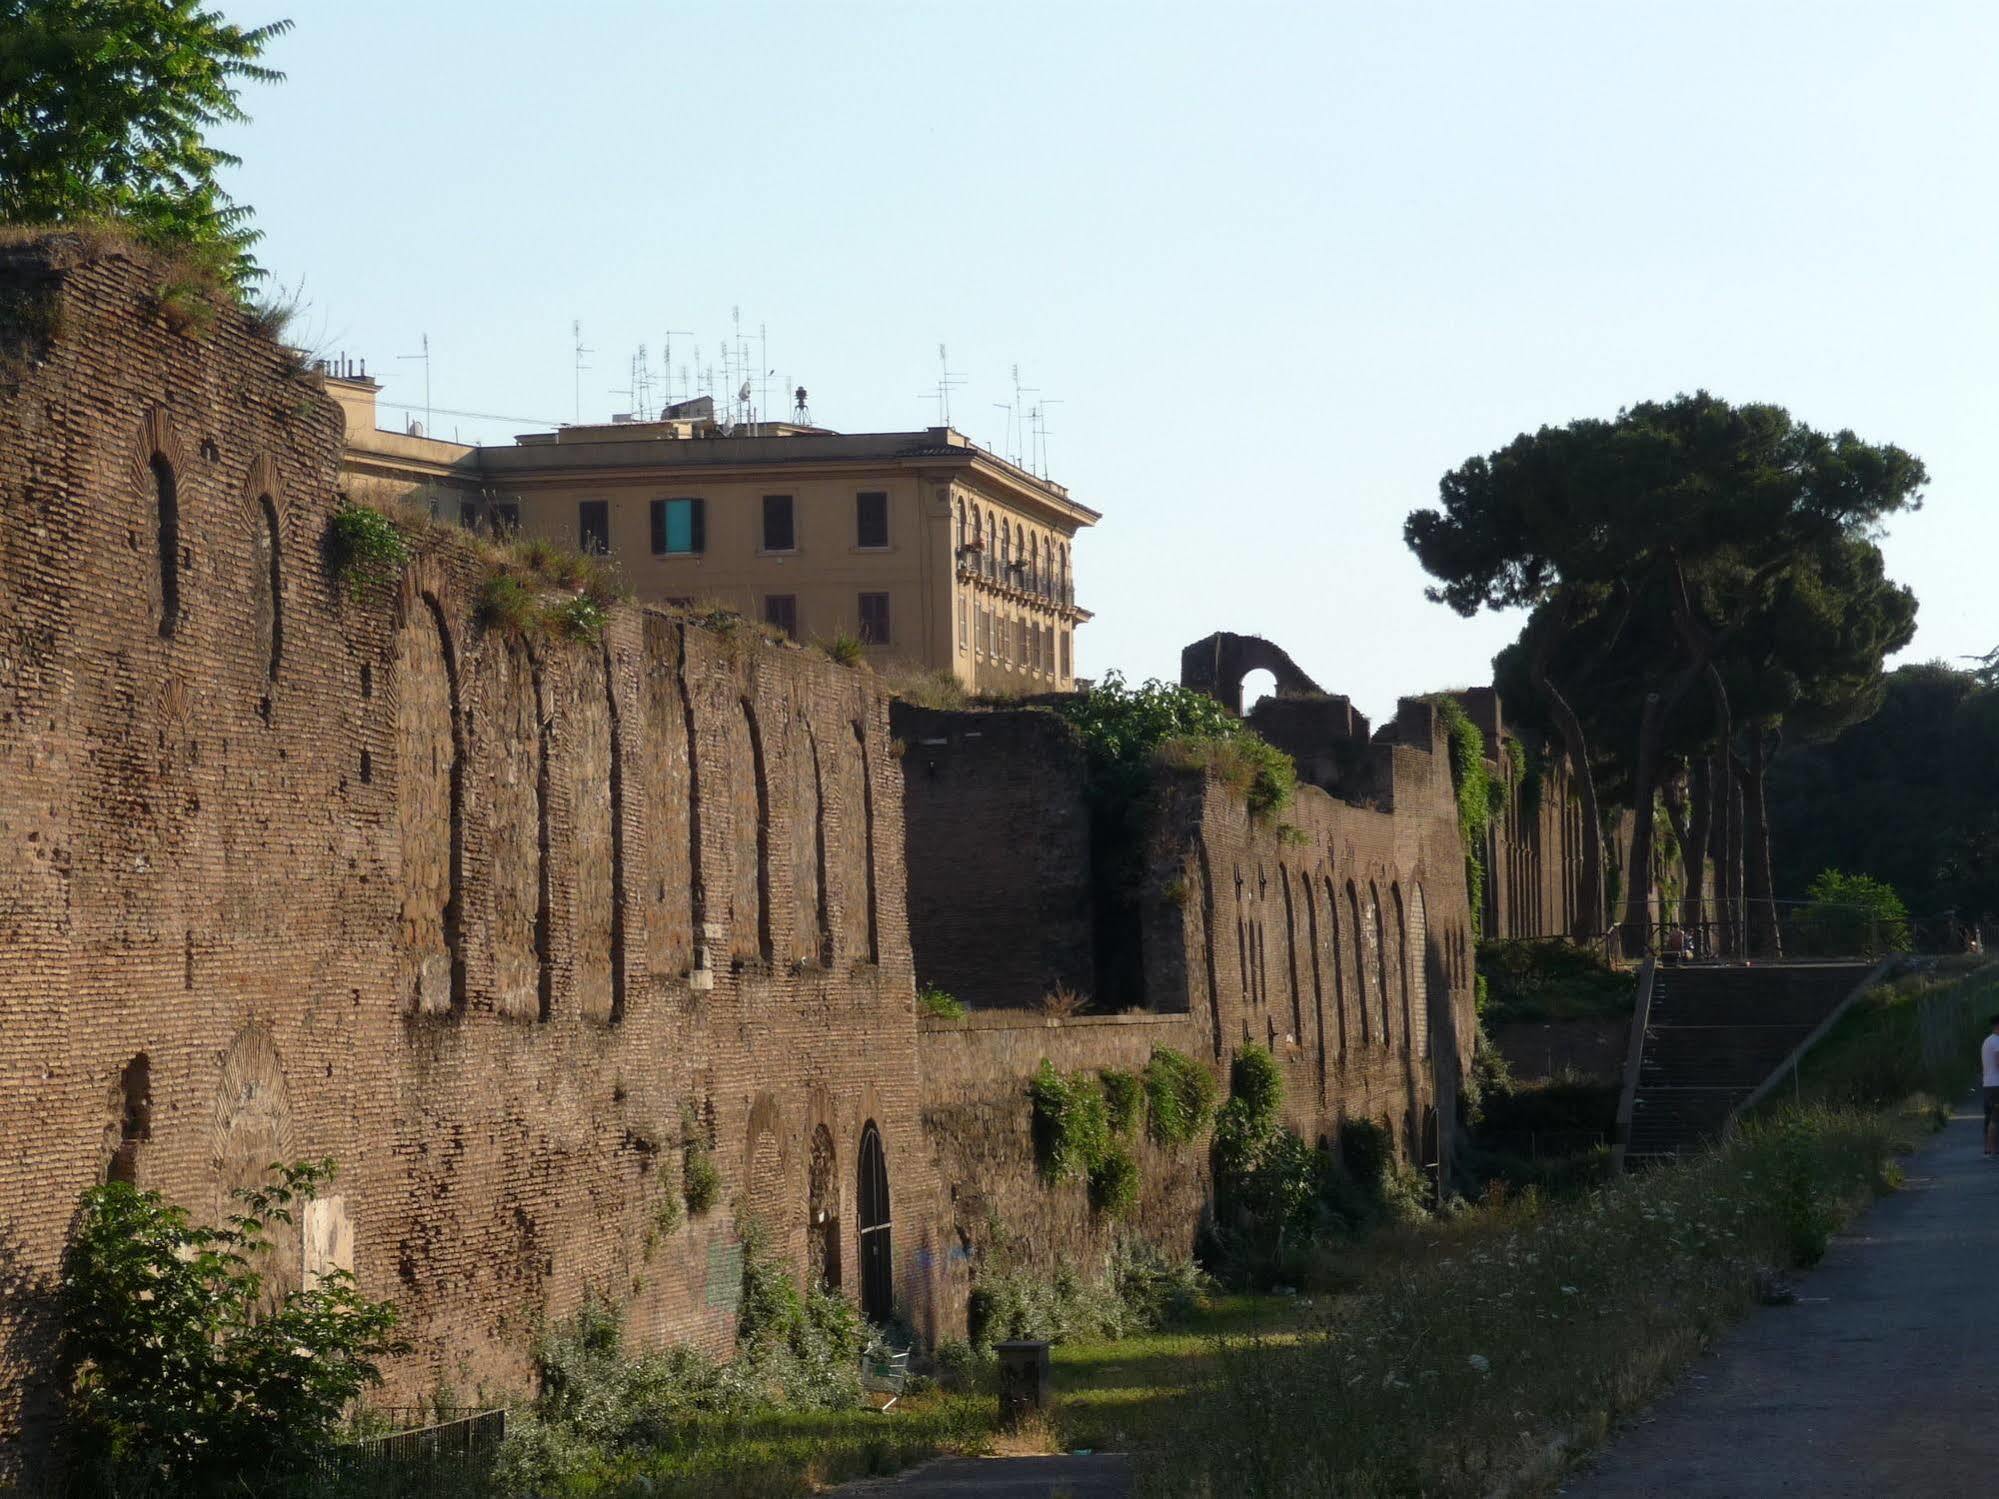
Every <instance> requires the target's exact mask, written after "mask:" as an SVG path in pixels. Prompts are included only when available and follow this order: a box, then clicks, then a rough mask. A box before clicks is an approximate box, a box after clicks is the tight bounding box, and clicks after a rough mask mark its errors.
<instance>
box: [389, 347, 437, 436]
mask: <svg viewBox="0 0 1999 1499" xmlns="http://www.w3.org/2000/svg"><path fill="white" fill-rule="evenodd" d="M396 358H398V359H421V360H422V361H423V430H424V431H425V432H426V433H428V432H429V431H430V335H429V334H428V333H426V334H424V336H423V352H422V353H421V354H398V355H396Z"/></svg>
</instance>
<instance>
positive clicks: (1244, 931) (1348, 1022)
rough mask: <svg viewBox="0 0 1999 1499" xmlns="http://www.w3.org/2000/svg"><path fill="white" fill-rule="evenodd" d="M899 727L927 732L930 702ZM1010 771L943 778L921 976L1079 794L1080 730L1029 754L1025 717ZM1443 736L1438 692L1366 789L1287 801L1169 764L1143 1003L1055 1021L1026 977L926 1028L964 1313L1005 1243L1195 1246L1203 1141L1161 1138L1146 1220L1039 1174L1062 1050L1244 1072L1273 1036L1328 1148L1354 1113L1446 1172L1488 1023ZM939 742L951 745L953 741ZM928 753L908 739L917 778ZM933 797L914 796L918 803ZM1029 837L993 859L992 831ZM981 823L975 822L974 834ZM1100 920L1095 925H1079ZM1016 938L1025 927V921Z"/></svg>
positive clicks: (968, 719) (1149, 849)
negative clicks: (979, 1276) (1433, 705)
mask: <svg viewBox="0 0 1999 1499" xmlns="http://www.w3.org/2000/svg"><path fill="white" fill-rule="evenodd" d="M1009 716H1012V717H1019V716H1022V715H1019V714H1013V715H1007V714H992V713H988V712H984V711H970V712H963V713H956V714H943V713H925V714H924V715H922V716H921V720H920V722H921V726H922V730H923V734H924V736H925V738H927V739H930V740H941V741H943V742H944V744H945V745H947V746H948V745H957V744H960V743H962V742H963V740H964V738H965V736H966V735H968V734H976V733H979V732H981V731H982V727H983V725H985V724H986V723H988V722H994V721H997V720H1002V719H1005V718H1007V717H1009ZM898 721H899V722H905V723H908V724H911V725H915V724H917V722H918V720H917V719H916V718H914V717H910V718H907V719H902V718H899V720H898ZM1009 732H1010V733H1011V736H1012V737H1011V739H1010V740H1009V743H1010V744H1011V745H1012V746H1013V751H1014V753H1013V754H1012V755H1011V756H1010V758H1009V759H1008V761H1007V763H1006V765H1005V773H1004V774H1003V775H1002V774H999V773H997V770H996V769H995V768H990V767H982V768H984V769H985V770H986V773H985V774H983V775H982V776H980V777H979V778H978V779H977V781H976V782H971V781H969V780H967V781H964V782H963V783H961V782H960V780H958V779H956V778H951V777H944V776H940V777H939V785H940V788H941V791H942V792H947V793H950V794H939V795H937V796H935V797H933V798H930V799H928V800H926V801H925V803H924V806H923V811H922V814H921V816H920V818H919V819H918V820H916V821H912V823H911V824H910V828H911V834H912V836H916V830H917V829H918V828H919V827H920V828H921V836H922V837H923V838H925V839H926V840H935V841H936V843H937V845H938V846H939V847H943V848H951V849H954V850H958V851H959V855H958V857H957V858H956V859H955V860H953V861H952V862H950V863H949V864H946V863H944V862H943V861H939V862H938V863H937V864H936V865H935V867H934V868H932V869H931V870H930V872H929V874H928V875H927V877H926V880H925V886H926V888H925V890H924V892H923V894H922V896H921V897H920V898H919V900H918V901H917V902H916V903H915V904H914V905H913V906H912V910H911V921H912V942H913V945H914V949H915V952H916V961H917V966H918V971H919V972H926V973H927V972H928V971H930V968H931V966H932V964H933V962H935V961H936V959H935V958H933V953H942V952H943V951H944V950H945V949H947V948H948V946H949V944H950V942H951V941H952V932H953V927H952V926H951V924H950V923H949V921H946V920H937V921H933V920H932V919H931V917H930V915H929V913H930V912H932V911H939V912H951V911H955V910H957V909H959V908H960V907H961V906H965V905H970V904H975V903H976V902H977V901H978V900H980V899H981V898H982V895H983V893H984V892H985V890H986V889H987V888H988V886H989V885H990V883H991V881H990V880H989V879H988V878H987V875H988V874H989V872H990V868H989V863H988V860H989V859H1011V860H1012V861H1013V866H1015V867H1016V873H1024V872H1026V871H1027V866H1028V863H1029V861H1030V860H1031V859H1032V858H1033V857H1035V856H1034V855H1033V853H1032V851H1031V847H1030V840H1029V837H1028V833H1027V830H1030V829H1032V828H1034V827H1035V826H1037V819H1038V818H1039V816H1040V814H1041V809H1043V808H1045V807H1046V806H1048V805H1050V804H1064V805H1066V804H1069V803H1070V802H1071V800H1072V799H1073V801H1074V802H1075V804H1076V805H1078V806H1080V801H1081V797H1082V790H1083V775H1084V769H1083V766H1082V764H1081V762H1080V759H1079V757H1077V756H1076V755H1075V753H1074V750H1073V747H1071V746H1068V745H1067V741H1066V737H1065V736H1054V735H1050V736H1048V738H1047V742H1048V743H1049V744H1051V745H1056V746H1058V748H1056V749H1053V750H1051V751H1049V752H1047V753H1044V754H1041V755H1039V756H1035V755H1032V754H1031V753H1028V751H1027V747H1028V745H1029V744H1030V742H1031V741H1030V739H1029V738H1028V736H1027V735H1026V734H1025V733H1023V732H1022V731H1021V730H1019V729H1018V727H1015V728H1014V729H1012V730H1010V731H1009ZM1443 734H1444V730H1443V728H1442V726H1441V724H1440V723H1439V722H1438V720H1437V717H1436V715H1435V713H1434V712H1433V711H1432V710H1431V709H1430V708H1429V706H1428V705H1427V704H1424V703H1420V702H1415V701H1405V702H1404V703H1403V704H1402V705H1401V710H1400V712H1399V713H1398V716H1397V719H1396V721H1395V722H1394V723H1393V724H1392V725H1390V726H1388V728H1387V729H1386V730H1384V732H1383V733H1382V734H1381V735H1380V736H1378V737H1377V739H1376V740H1375V742H1374V743H1372V744H1370V745H1367V746H1365V748H1364V751H1363V753H1362V754H1361V756H1360V757H1359V758H1358V759H1356V760H1355V762H1354V768H1355V772H1356V774H1355V779H1356V780H1357V781H1358V782H1360V783H1362V784H1364V785H1365V786H1366V788H1367V792H1366V799H1365V801H1363V802H1360V803H1355V802H1349V801H1343V800H1341V799H1339V798H1338V797H1335V796H1332V795H1330V794H1328V793H1327V792H1325V791H1323V790H1321V789H1319V788H1318V787H1316V786H1310V785H1306V786H1301V787H1300V788H1299V789H1298V792H1297V794H1296V796H1295V797H1294V799H1293V801H1292V802H1291V804H1290V805H1289V806H1288V807H1286V808H1285V809H1284V810H1283V811H1282V812H1281V813H1279V814H1276V815H1271V816H1256V815H1252V814H1251V812H1250V810H1249V807H1248V804H1247V802H1246V800H1245V798H1244V796H1243V795H1242V793H1241V792H1240V791H1238V790H1236V789H1234V788H1232V787H1230V786H1228V785H1226V784H1224V783H1222V782H1221V781H1219V780H1217V779H1215V778H1214V777H1213V776H1211V775H1209V774H1208V773H1207V772H1205V771H1200V770H1191V771H1175V770H1167V769H1163V768H1162V769H1161V770H1159V771H1157V772H1156V773H1155V783H1154V787H1153V794H1152V810H1151V817H1150V828H1149V832H1148V835H1147V842H1146V847H1145V849H1144V850H1143V857H1142V858H1141V859H1140V861H1139V865H1140V868H1141V870H1142V873H1141V875H1140V879H1139V888H1138V889H1137V890H1136V891H1135V892H1132V893H1133V895H1134V896H1135V900H1136V906H1137V911H1138V917H1139V924H1140V942H1139V946H1140V956H1141V961H1142V963H1143V967H1144V984H1145V994H1146V999H1147V1004H1146V1006H1145V1008H1144V1010H1143V1011H1139V1012H1127V1013H1112V1014H1091V1015H1083V1016H1077V1017H1073V1018H1063V1017H1058V1016H1051V1015H1049V1014H1046V1013H1044V1012H1042V1011H1041V1010H1039V1009H1037V1008H1036V1007H1035V1002H1036V999H1037V998H1038V993H1039V990H1038V987H1037V986H1036V985H1034V984H1031V983H1019V984H1016V985H1015V987H1014V990H1013V998H1012V1001H1011V1005H1012V1007H1011V1008H1010V1009H1009V1008H1006V1007H1004V1006H1001V1007H991V1008H981V1009H980V1010H978V1011H976V1012H975V1013H973V1014H972V1015H971V1016H969V1017H968V1018H967V1019H965V1020H962V1021H949V1020H929V1019H926V1020H924V1021H923V1022H922V1034H921V1059H922V1061H921V1072H922V1075H923V1095H924V1103H923V1108H924V1128H925V1132H926V1134H927V1136H928V1137H929V1139H930V1141H931V1143H932V1145H933V1146H934V1148H935V1150H936V1153H937V1167H938V1173H939V1178H940V1182H941V1185H942V1187H943V1190H944V1193H945V1201H944V1204H943V1207H942V1215H943V1221H945V1222H948V1223H949V1224H950V1225H951V1226H952V1229H953V1232H954V1235H955V1237H956V1239H957V1243H958V1248H960V1249H962V1251H963V1254H962V1256H960V1255H954V1256H953V1266H954V1269H956V1273H954V1274H953V1275H952V1276H951V1277H950V1279H949V1280H948V1282H947V1283H946V1286H945V1290H944V1294H945V1296H946V1297H947V1310H948V1314H949V1317H951V1318H955V1317H956V1316H957V1315H959V1314H960V1312H961V1309H962V1302H961V1298H962V1297H963V1295H964V1292H965V1290H966V1276H965V1273H964V1271H963V1269H961V1268H957V1267H958V1266H959V1265H960V1262H961V1261H962V1262H964V1263H970V1262H971V1261H972V1260H973V1259H974V1258H975V1257H976V1255H977V1254H978V1252H980V1251H981V1250H982V1249H984V1248H986V1247H988V1246H989V1245H990V1244H992V1243H993V1242H994V1241H995V1240H996V1239H1001V1238H1003V1239H1006V1240H1007V1241H1009V1242H1010V1244H1011V1247H1012V1252H1014V1253H1016V1254H1018V1253H1025V1254H1027V1255H1028V1256H1029V1257H1031V1258H1039V1259H1041V1260H1043V1261H1044V1262H1046V1263H1048V1264H1050V1265H1054V1264H1058V1263H1059V1264H1064V1265H1068V1266H1071V1267H1076V1266H1083V1265H1086V1264H1087V1263H1088V1261H1089V1260H1090V1259H1091V1257H1092V1256H1095V1255H1101V1253H1102V1252H1103V1251H1104V1250H1106V1249H1108V1248H1109V1246H1110V1243H1111V1241H1112V1238H1113V1236H1114V1234H1115V1233H1116V1232H1118V1231H1119V1230H1120V1228H1126V1229H1131V1230H1135V1231H1137V1232H1139V1233H1141V1234H1143V1235H1145V1236H1146V1237H1148V1238H1152V1239H1153V1240H1155V1241H1156V1242H1158V1243H1161V1244H1162V1245H1164V1246H1166V1247H1168V1248H1169V1249H1174V1250H1178V1251H1180V1252H1183V1253H1184V1252H1187V1251H1189V1250H1191V1249H1192V1248H1193V1246H1194V1241H1195V1236H1196V1232H1197V1230H1198V1227H1199V1224H1200V1221H1201V1210H1202V1206H1203V1204H1204V1203H1205V1202H1206V1200H1207V1198H1208V1193H1209V1163H1208V1157H1207V1150H1206V1147H1205V1144H1204V1143H1200V1142H1197V1143H1195V1144H1193V1145H1191V1146H1190V1147H1186V1148H1181V1149H1177V1150H1170V1149H1161V1148H1159V1147H1156V1146H1153V1145H1151V1144H1149V1143H1147V1144H1145V1145H1144V1146H1143V1148H1142V1150H1141V1158H1140V1165H1141V1170H1142V1175H1143V1178H1144V1190H1143V1192H1142V1194H1141V1197H1140V1201H1139V1204H1138V1207H1137V1209H1136V1211H1135V1214H1134V1216H1133V1217H1132V1218H1131V1219H1130V1220H1129V1222H1128V1223H1126V1224H1123V1225H1120V1224H1115V1223H1112V1222H1109V1221H1107V1220H1105V1219H1104V1218H1103V1217H1102V1216H1101V1215H1098V1214H1094V1213H1092V1212H1091V1210H1090V1208H1089V1204H1088V1200H1087V1195H1086V1192H1085V1188H1084V1186H1083V1184H1081V1183H1080V1182H1072V1183H1067V1184H1062V1185H1053V1186H1051V1185H1049V1184H1047V1183H1044V1182H1043V1181H1041V1180H1040V1179H1039V1178H1038V1176H1037V1175H1036V1162H1035V1156H1034V1142H1033V1138H1032V1133H1031V1130H1030V1128H1029V1125H1030V1117H1031V1116H1030V1109H1029V1101H1028V1082H1029V1080H1030V1079H1031V1078H1032V1076H1033V1074H1034V1072H1035V1070H1036V1068H1037V1067H1038V1066H1039V1065H1040V1062H1041V1061H1042V1059H1043V1058H1046V1059H1047V1060H1048V1061H1049V1062H1050V1064H1051V1065H1053V1066H1054V1067H1055V1068H1056V1069H1057V1070H1058V1071H1062V1072H1065V1073H1073V1072H1091V1071H1099V1070H1101V1069H1103V1068H1105V1067H1112V1066H1115V1067H1120V1068H1125V1069H1128V1070H1137V1069H1140V1068H1142V1067H1143V1066H1144V1065H1145V1063H1146V1061H1147V1060H1148V1059H1149V1058H1150V1056H1151V1054H1152V1052H1153V1050H1154V1049H1155V1048H1158V1047H1171V1048H1172V1049H1174V1050H1176V1051H1179V1052H1181V1053H1183V1054H1185V1055H1187V1056H1189V1057H1191V1058H1193V1059H1195V1060H1197V1061H1199V1062H1202V1063H1204V1064H1205V1065H1207V1066H1208V1067H1210V1068H1211V1069H1212V1070H1213V1072H1214V1075H1215V1077H1216V1079H1217V1082H1218V1083H1219V1084H1221V1085H1223V1086H1224V1087H1225V1086H1226V1080H1227V1075H1228V1067H1229V1063H1230V1060H1231V1059H1232V1057H1233V1056H1234V1054H1235V1052H1236V1051H1237V1050H1238V1049H1239V1048H1241V1047H1244V1046H1248V1045H1257V1046H1265V1047H1268V1048H1269V1049H1270V1051H1271V1053H1272V1055H1273V1056H1274V1057H1275V1058H1276V1059H1277V1061H1278V1064H1279V1067H1280V1069H1281V1071H1282V1073H1283V1076H1284V1082H1285V1090H1284V1091H1285V1114H1286V1121H1287V1123H1289V1124H1290V1125H1291V1127H1292V1128H1294V1129H1296V1130H1297V1131H1298V1133H1299V1134H1300V1135H1301V1136H1302V1137H1303V1138H1304V1139H1306V1140H1308V1141H1315V1142H1321V1141H1323V1142H1330V1141H1331V1140H1333V1139H1334V1138H1336V1137H1337V1134H1338V1131H1339V1126H1340V1123H1341V1121H1342V1120H1345V1119H1350V1118H1364V1119H1368V1120H1371V1121H1374V1122H1377V1123H1379V1124H1382V1125H1383V1126H1385V1127H1386V1129H1387V1131H1388V1133H1389V1135H1390V1136H1391V1138H1392V1139H1393V1140H1394V1141H1395V1142H1396V1145H1397V1148H1398V1150H1399V1151H1400V1153H1401V1154H1402V1155H1403V1156H1404V1158H1405V1159H1407V1160H1409V1161H1411V1162H1414V1163H1416V1164H1418V1165H1421V1166H1429V1167H1433V1168H1434V1167H1436V1166H1437V1165H1438V1164H1439V1163H1440V1162H1441V1161H1443V1160H1444V1159H1445V1158H1446V1153H1447V1152H1448V1150H1449V1148H1450V1133H1451V1125H1452V1122H1453V1119H1454V1115H1455V1112H1456V1098H1457V1091H1458V1087H1459V1082H1460V1080H1461V1078H1462V1077H1463V1075H1464V1073H1465V1071H1466V1070H1467V1069H1468V1068H1469V1067H1470V1064H1471V1056H1472V1048H1473V1045H1474V1041H1475V1034H1476V1017H1475V1014H1474V1008H1473V977H1472V950H1471V922H1470V909H1469V906H1468V904H1467V896H1466V889H1465V874H1464V850H1463V844H1462V842H1461V840H1460V838H1459V834H1458V830H1457V803H1456V797H1455V794H1454V792H1453V789H1452V784H1451V776H1450V762H1449V756H1448V749H1447V746H1446V744H1445V742H1444V738H1443ZM939 752H940V753H941V752H942V751H941V749H940V751H939ZM917 753H918V751H917V748H916V747H915V746H914V745H912V746H911V747H909V748H908V749H906V750H905V754H904V767H905V773H906V774H909V775H910V776H911V777H912V787H913V786H914V784H915V782H914V777H915V776H917V775H920V774H922V773H923V772H922V771H921V769H920V768H919V769H917V770H914V771H912V770H911V769H910V761H911V759H912V757H914V756H916V755H917ZM915 795H916V793H915V792H914V790H912V798H914V797H915ZM1006 828H1019V829H1021V830H1023V831H1022V834H1021V837H1020V838H1019V839H1017V840H1015V841H1014V842H1012V843H1006V842H1003V841H1002V842H1000V843H999V844H997V845H996V851H994V852H992V853H991V854H989V855H982V854H981V853H980V852H979V851H978V847H977V846H976V845H977V844H978V843H979V842H980V841H982V840H983V839H985V838H988V837H990V836H991V835H992V831H993V830H1001V829H1006ZM975 835H976V836H975ZM1081 926H1082V924H1081V923H1079V924H1078V929H1081ZM1014 935H1015V937H1016V939H1020V938H1022V937H1024V936H1025V935H1026V934H1025V933H1023V932H1020V931H1016V932H1015V933H1014Z"/></svg>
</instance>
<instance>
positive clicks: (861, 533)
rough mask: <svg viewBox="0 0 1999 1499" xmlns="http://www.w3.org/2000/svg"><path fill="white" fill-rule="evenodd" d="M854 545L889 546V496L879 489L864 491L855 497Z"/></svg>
mask: <svg viewBox="0 0 1999 1499" xmlns="http://www.w3.org/2000/svg"><path fill="white" fill-rule="evenodd" d="M854 545H856V546H863V547H885V546H887V545H888V496H887V495H886V494H884V493H883V492H882V491H881V490H879V489H868V490H863V491H862V492H861V493H859V494H857V495H855V496H854Z"/></svg>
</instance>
